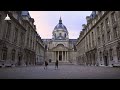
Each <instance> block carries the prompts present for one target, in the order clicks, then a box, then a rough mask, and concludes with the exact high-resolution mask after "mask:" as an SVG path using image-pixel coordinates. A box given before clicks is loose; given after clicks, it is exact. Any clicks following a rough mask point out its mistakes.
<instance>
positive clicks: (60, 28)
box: [54, 18, 67, 32]
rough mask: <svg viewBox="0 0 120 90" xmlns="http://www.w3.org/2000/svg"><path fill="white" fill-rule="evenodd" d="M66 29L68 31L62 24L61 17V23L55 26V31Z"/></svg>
mask: <svg viewBox="0 0 120 90" xmlns="http://www.w3.org/2000/svg"><path fill="white" fill-rule="evenodd" d="M57 30H64V31H66V32H67V28H66V27H65V26H64V25H63V24H62V20H61V18H60V20H59V23H58V24H57V25H56V26H55V28H54V31H57Z"/></svg>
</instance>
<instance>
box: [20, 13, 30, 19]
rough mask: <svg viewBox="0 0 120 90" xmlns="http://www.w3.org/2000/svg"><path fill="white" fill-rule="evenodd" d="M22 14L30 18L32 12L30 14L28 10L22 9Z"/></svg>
mask: <svg viewBox="0 0 120 90" xmlns="http://www.w3.org/2000/svg"><path fill="white" fill-rule="evenodd" d="M21 15H22V16H28V17H29V18H31V16H30V14H29V12H28V11H22V12H21Z"/></svg>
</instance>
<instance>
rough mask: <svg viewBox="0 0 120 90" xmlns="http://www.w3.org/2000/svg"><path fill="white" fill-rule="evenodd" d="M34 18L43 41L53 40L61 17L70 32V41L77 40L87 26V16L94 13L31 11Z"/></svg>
mask: <svg viewBox="0 0 120 90" xmlns="http://www.w3.org/2000/svg"><path fill="white" fill-rule="evenodd" d="M29 13H30V16H31V17H32V18H34V20H35V22H34V24H35V25H36V28H37V32H38V34H39V35H40V36H41V38H42V39H51V38H52V32H53V30H54V27H55V26H56V25H57V24H58V23H59V19H60V17H61V19H62V23H63V25H65V26H66V28H67V30H68V32H69V38H70V39H77V38H78V37H79V33H80V31H81V30H82V24H86V23H87V22H86V16H90V14H91V13H92V11H29Z"/></svg>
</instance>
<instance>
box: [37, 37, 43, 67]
mask: <svg viewBox="0 0 120 90" xmlns="http://www.w3.org/2000/svg"><path fill="white" fill-rule="evenodd" d="M36 40H37V41H36V65H42V64H44V58H45V45H44V43H43V41H42V39H41V37H40V36H39V35H37V38H36Z"/></svg>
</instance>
